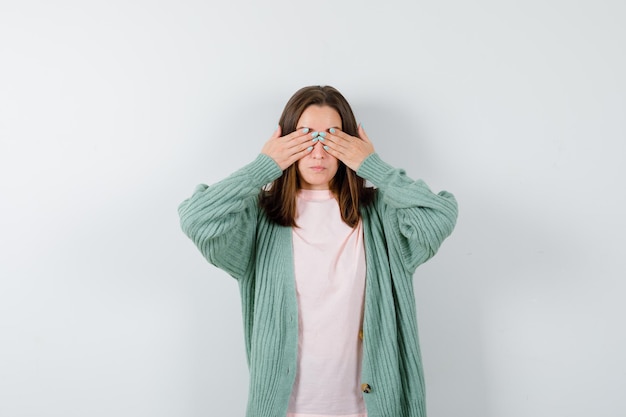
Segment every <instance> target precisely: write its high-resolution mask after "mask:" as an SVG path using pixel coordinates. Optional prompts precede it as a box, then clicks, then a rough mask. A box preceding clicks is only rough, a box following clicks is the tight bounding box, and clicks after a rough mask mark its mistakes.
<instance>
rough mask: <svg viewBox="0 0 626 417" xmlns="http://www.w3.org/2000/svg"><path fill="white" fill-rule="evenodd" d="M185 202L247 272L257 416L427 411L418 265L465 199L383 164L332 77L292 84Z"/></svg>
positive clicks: (196, 221) (217, 249)
mask: <svg viewBox="0 0 626 417" xmlns="http://www.w3.org/2000/svg"><path fill="white" fill-rule="evenodd" d="M366 180H368V181H369V182H371V183H372V184H373V185H374V188H370V187H366V186H365V181H366ZM179 214H180V219H181V225H182V228H183V230H184V232H185V233H186V234H187V235H188V236H189V237H190V238H191V239H192V240H193V242H194V243H195V244H196V246H197V247H198V248H199V249H200V251H201V252H202V254H203V255H204V256H205V257H206V259H207V260H208V261H209V262H210V263H212V264H213V265H215V266H217V267H218V268H221V269H223V270H224V271H226V272H227V273H229V274H230V275H231V276H233V277H234V278H235V279H236V280H237V281H238V283H239V289H240V293H241V300H242V307H243V319H244V334H245V342H246V353H247V360H248V366H249V369H250V387H249V397H248V409H247V416H248V417H286V416H287V417H330V416H333V417H340V416H341V417H365V416H368V417H383V416H385V417H417V416H420V417H422V416H425V415H426V406H425V403H424V378H423V372H422V365H421V359H420V352H419V344H418V335H417V321H416V311H415V297H414V293H413V273H414V272H415V269H416V268H417V267H418V266H419V265H420V264H422V263H423V262H425V261H426V260H428V259H429V258H430V257H431V256H433V255H434V254H435V253H436V252H437V249H438V248H439V246H440V245H441V243H442V242H443V240H444V239H445V238H446V237H447V236H448V235H450V233H451V232H452V229H453V228H454V225H455V222H456V218H457V204H456V200H455V199H454V197H453V196H452V194H450V193H447V192H445V191H442V192H440V193H439V194H434V193H432V192H431V191H430V190H429V189H428V187H427V186H426V184H424V183H423V182H422V181H413V180H411V179H410V178H408V177H407V176H406V175H405V173H404V171H402V170H400V169H396V168H393V167H392V166H390V165H389V164H387V163H385V162H384V161H383V160H382V159H381V158H380V157H379V156H378V154H376V153H375V151H374V147H373V145H372V142H371V141H370V140H369V138H368V137H367V135H366V134H365V131H364V130H363V127H362V126H357V123H356V120H355V118H354V115H353V113H352V110H351V108H350V106H349V104H348V102H347V101H346V99H345V98H344V97H343V96H342V95H341V94H340V93H339V92H338V91H337V90H336V89H334V88H332V87H328V86H326V87H321V86H312V87H305V88H302V89H301V90H299V91H298V92H296V93H295V94H294V95H293V97H291V99H290V100H289V102H288V103H287V105H286V106H285V109H284V111H283V114H282V116H281V118H280V121H279V127H278V129H277V130H276V132H274V134H273V135H272V137H271V138H270V139H269V140H268V141H267V142H266V143H265V146H264V147H263V149H262V150H261V153H260V155H258V157H257V158H256V159H255V160H254V161H253V162H251V163H250V164H248V165H246V166H244V167H243V168H241V169H239V170H238V171H236V172H235V173H233V174H232V175H230V176H229V177H228V178H226V179H224V180H222V181H220V182H218V183H217V184H214V185H212V186H210V187H207V186H206V185H200V186H198V188H197V189H196V191H195V193H194V194H193V195H192V196H191V198H189V199H188V200H185V201H184V202H183V203H182V204H181V205H180V207H179Z"/></svg>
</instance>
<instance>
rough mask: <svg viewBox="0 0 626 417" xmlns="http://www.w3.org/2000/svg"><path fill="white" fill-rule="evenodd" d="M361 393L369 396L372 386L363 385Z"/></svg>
mask: <svg viewBox="0 0 626 417" xmlns="http://www.w3.org/2000/svg"><path fill="white" fill-rule="evenodd" d="M361 391H363V392H364V393H366V394H369V393H370V392H372V387H370V384H361Z"/></svg>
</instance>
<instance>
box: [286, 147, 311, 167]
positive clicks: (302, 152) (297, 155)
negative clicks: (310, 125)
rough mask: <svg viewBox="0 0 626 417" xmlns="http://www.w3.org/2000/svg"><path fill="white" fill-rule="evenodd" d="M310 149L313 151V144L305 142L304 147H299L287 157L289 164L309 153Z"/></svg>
mask: <svg viewBox="0 0 626 417" xmlns="http://www.w3.org/2000/svg"><path fill="white" fill-rule="evenodd" d="M311 151H313V146H310V145H308V144H306V147H305V148H304V149H299V150H298V151H297V152H295V153H294V154H293V155H291V156H290V157H289V165H291V164H293V163H294V162H296V161H299V160H300V159H302V158H304V157H305V156H307V155H308V154H310V153H311Z"/></svg>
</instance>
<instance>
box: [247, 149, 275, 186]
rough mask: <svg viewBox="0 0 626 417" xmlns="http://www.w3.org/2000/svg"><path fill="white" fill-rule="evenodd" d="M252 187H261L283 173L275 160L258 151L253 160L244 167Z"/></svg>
mask: <svg viewBox="0 0 626 417" xmlns="http://www.w3.org/2000/svg"><path fill="white" fill-rule="evenodd" d="M244 170H245V171H246V173H247V174H248V175H249V176H250V179H251V180H252V185H253V186H254V187H263V186H264V185H267V184H269V183H270V182H272V181H274V180H275V179H277V178H279V177H280V176H281V175H283V171H282V170H281V169H280V167H279V166H278V164H277V163H276V161H274V160H273V159H272V158H271V157H269V156H267V155H265V154H262V153H260V154H259V155H258V156H257V157H256V159H255V160H254V161H252V162H251V163H249V164H248V165H246V166H245V167H244Z"/></svg>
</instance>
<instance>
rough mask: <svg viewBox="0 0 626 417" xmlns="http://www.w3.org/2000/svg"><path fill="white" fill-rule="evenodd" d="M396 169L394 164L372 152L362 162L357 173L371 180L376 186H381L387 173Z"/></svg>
mask: <svg viewBox="0 0 626 417" xmlns="http://www.w3.org/2000/svg"><path fill="white" fill-rule="evenodd" d="M394 169H395V168H394V167H393V166H391V165H389V164H388V163H386V162H385V161H383V160H382V159H381V158H380V156H378V154H377V153H372V154H370V155H368V156H367V158H365V160H363V162H361V166H359V169H358V170H357V171H356V174H357V175H358V176H359V177H361V178H364V179H366V180H368V181H370V182H371V183H372V184H374V185H375V186H380V184H381V183H383V182H384V179H385V177H387V174H388V173H389V172H390V171H393V170H394Z"/></svg>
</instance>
